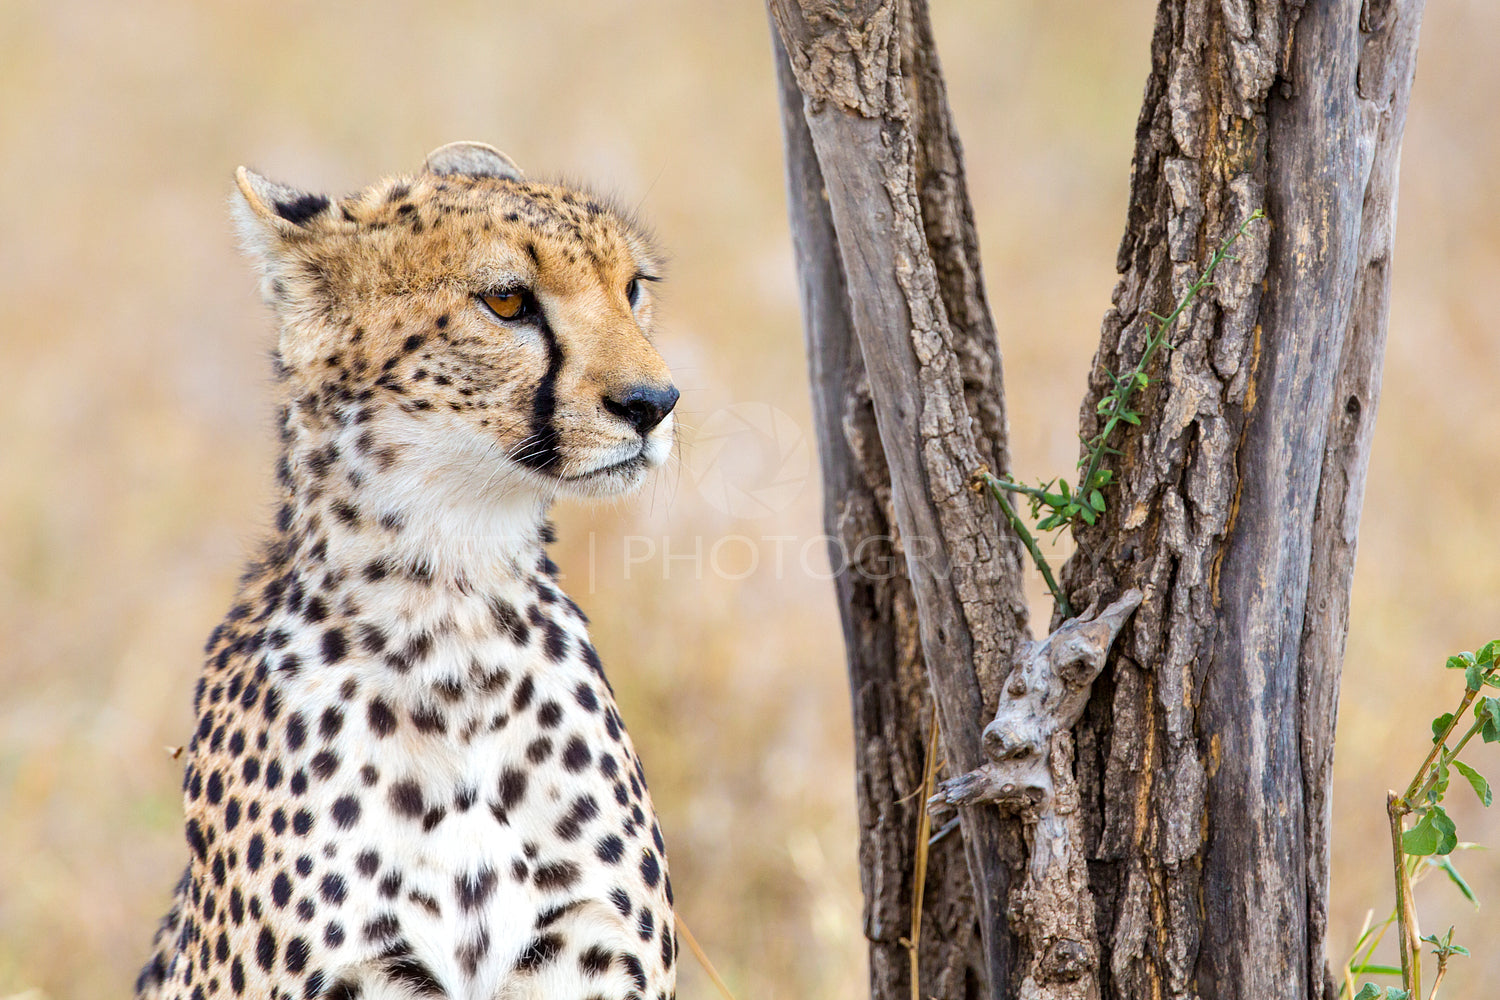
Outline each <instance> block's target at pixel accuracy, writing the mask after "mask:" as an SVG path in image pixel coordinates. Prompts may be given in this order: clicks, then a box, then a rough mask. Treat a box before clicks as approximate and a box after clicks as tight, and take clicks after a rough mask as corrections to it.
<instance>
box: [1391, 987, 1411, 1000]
mask: <svg viewBox="0 0 1500 1000" xmlns="http://www.w3.org/2000/svg"><path fill="white" fill-rule="evenodd" d="M1385 1000H1411V990H1403V989H1402V988H1401V987H1399V986H1387V987H1386V988H1385Z"/></svg>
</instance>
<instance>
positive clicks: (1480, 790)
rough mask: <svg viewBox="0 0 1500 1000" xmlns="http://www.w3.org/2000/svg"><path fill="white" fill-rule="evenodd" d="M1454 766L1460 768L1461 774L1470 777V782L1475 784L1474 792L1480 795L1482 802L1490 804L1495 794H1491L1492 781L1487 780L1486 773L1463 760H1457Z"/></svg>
mask: <svg viewBox="0 0 1500 1000" xmlns="http://www.w3.org/2000/svg"><path fill="white" fill-rule="evenodd" d="M1453 766H1454V767H1456V768H1458V773H1459V774H1461V775H1463V776H1464V777H1465V778H1467V779H1469V784H1470V785H1473V786H1474V794H1475V795H1477V796H1479V801H1480V802H1482V803H1484V804H1485V805H1486V806H1488V805H1489V804H1490V802H1491V801H1493V796H1492V795H1491V794H1490V783H1489V782H1488V781H1486V780H1485V777H1484V775H1482V774H1480V773H1479V772H1478V771H1476V770H1474V769H1473V768H1472V767H1470V766H1469V765H1468V764H1465V763H1464V762H1463V761H1461V760H1455V761H1454V762H1453Z"/></svg>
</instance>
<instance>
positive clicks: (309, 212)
mask: <svg viewBox="0 0 1500 1000" xmlns="http://www.w3.org/2000/svg"><path fill="white" fill-rule="evenodd" d="M328 204H329V202H328V199H327V198H325V197H324V196H323V195H320V194H304V195H299V196H297V197H296V198H293V199H292V200H291V201H278V202H277V203H276V206H275V207H276V214H277V215H279V216H281V217H282V218H283V219H285V220H286V221H288V222H290V223H292V224H294V225H298V226H300V225H302V224H304V223H306V222H307V221H308V220H309V219H311V218H312V217H313V216H315V215H317V214H318V213H319V212H322V211H324V210H326V209H327V208H328Z"/></svg>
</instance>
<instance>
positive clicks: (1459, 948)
mask: <svg viewBox="0 0 1500 1000" xmlns="http://www.w3.org/2000/svg"><path fill="white" fill-rule="evenodd" d="M1448 950H1449V951H1450V952H1452V953H1453V954H1455V955H1463V956H1465V957H1468V954H1469V949H1467V948H1465V947H1464V946H1463V945H1461V944H1450V945H1449V946H1448Z"/></svg>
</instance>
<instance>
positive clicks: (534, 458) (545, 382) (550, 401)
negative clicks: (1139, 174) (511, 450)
mask: <svg viewBox="0 0 1500 1000" xmlns="http://www.w3.org/2000/svg"><path fill="white" fill-rule="evenodd" d="M537 332H539V333H540V334H541V335H542V343H544V344H546V345H547V370H546V371H545V372H544V373H543V374H542V380H541V381H540V382H538V383H537V387H536V395H535V396H533V397H532V399H531V436H530V437H529V438H527V439H526V443H525V444H523V445H522V446H521V450H520V454H519V455H517V456H516V461H517V462H519V463H520V464H522V465H525V466H527V467H529V468H532V469H537V470H547V469H550V468H552V467H553V466H555V465H556V464H557V463H558V461H559V460H560V459H561V458H562V456H561V455H559V454H558V453H557V427H556V426H555V425H554V424H553V423H552V418H553V417H554V416H555V415H556V413H557V376H558V375H559V374H560V373H561V372H562V366H563V349H562V345H561V344H559V343H558V342H557V334H555V333H553V332H552V326H551V324H549V323H548V322H547V318H546V317H545V316H541V317H539V318H538V320H537Z"/></svg>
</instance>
